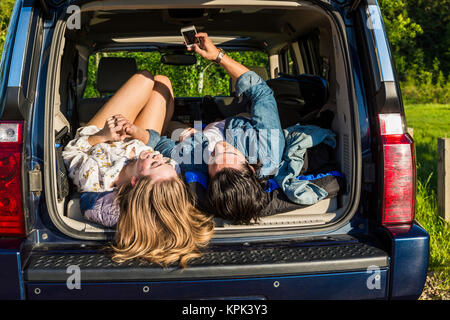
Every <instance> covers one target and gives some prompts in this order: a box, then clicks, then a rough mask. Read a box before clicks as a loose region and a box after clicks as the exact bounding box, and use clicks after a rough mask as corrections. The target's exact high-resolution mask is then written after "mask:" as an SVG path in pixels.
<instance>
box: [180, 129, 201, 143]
mask: <svg viewBox="0 0 450 320" xmlns="http://www.w3.org/2000/svg"><path fill="white" fill-rule="evenodd" d="M196 132H197V130H195V129H194V128H186V129H184V130H183V132H181V134H180V137H179V138H178V141H179V142H181V141H183V140H184V139H187V138H189V137H190V136H193V135H194V134H195V133H196Z"/></svg>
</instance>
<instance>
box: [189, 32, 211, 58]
mask: <svg viewBox="0 0 450 320" xmlns="http://www.w3.org/2000/svg"><path fill="white" fill-rule="evenodd" d="M195 37H196V38H197V39H198V40H199V41H200V43H198V44H197V43H195V44H194V45H193V46H192V47H190V48H188V49H187V50H188V51H195V52H196V53H198V54H199V55H201V56H202V57H203V58H205V59H208V60H210V61H213V60H216V58H217V56H218V55H219V49H217V47H216V46H215V45H214V43H213V42H212V41H211V39H210V38H209V37H208V34H207V33H205V32H200V33H197V34H196V35H195Z"/></svg>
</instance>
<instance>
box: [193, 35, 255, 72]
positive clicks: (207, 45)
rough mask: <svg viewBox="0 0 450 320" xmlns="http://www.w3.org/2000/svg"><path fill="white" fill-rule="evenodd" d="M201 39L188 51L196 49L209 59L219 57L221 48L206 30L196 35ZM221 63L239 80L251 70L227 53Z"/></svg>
mask: <svg viewBox="0 0 450 320" xmlns="http://www.w3.org/2000/svg"><path fill="white" fill-rule="evenodd" d="M195 36H196V37H197V38H198V39H199V42H200V43H199V44H194V45H193V47H192V48H188V51H192V50H194V51H195V52H196V53H198V54H199V55H201V56H202V57H203V58H205V59H207V60H209V61H216V59H217V58H218V57H219V53H220V49H218V48H217V47H216V46H215V45H214V43H213V42H212V41H211V39H210V38H209V37H208V34H207V33H205V32H200V33H197V34H196V35H195ZM219 64H220V65H221V66H222V67H223V68H224V69H225V71H226V72H227V73H228V74H229V75H230V77H231V78H233V80H237V79H238V78H239V77H240V76H242V75H243V74H244V73H246V72H247V71H250V70H249V69H248V68H247V67H245V66H243V65H242V64H240V63H239V62H237V61H235V60H233V59H232V58H230V57H229V56H227V55H226V54H225V55H224V56H223V57H222V59H221V60H220V62H219Z"/></svg>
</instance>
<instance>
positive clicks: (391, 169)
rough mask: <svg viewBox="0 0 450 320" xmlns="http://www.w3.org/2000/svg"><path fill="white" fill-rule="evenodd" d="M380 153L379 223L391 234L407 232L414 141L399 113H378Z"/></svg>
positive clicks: (411, 210)
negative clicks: (381, 184)
mask: <svg viewBox="0 0 450 320" xmlns="http://www.w3.org/2000/svg"><path fill="white" fill-rule="evenodd" d="M379 123H380V133H381V143H382V152H383V207H382V211H383V212H382V221H381V223H382V225H383V226H385V227H387V228H388V229H389V230H390V231H391V232H393V233H402V232H405V231H408V230H409V228H410V227H411V224H412V222H413V220H414V213H415V203H416V165H415V155H414V142H413V140H412V139H411V137H410V136H409V134H407V133H404V130H403V121H402V117H401V115H400V114H398V113H397V114H380V115H379Z"/></svg>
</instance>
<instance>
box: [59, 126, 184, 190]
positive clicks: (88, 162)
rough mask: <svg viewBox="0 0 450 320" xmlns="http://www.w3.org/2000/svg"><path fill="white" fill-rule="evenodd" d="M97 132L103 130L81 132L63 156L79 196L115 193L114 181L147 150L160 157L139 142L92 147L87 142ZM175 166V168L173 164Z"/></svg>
mask: <svg viewBox="0 0 450 320" xmlns="http://www.w3.org/2000/svg"><path fill="white" fill-rule="evenodd" d="M98 131H100V129H99V128H98V127H96V126H87V127H81V128H79V129H78V130H77V133H76V135H75V138H74V139H73V140H72V141H70V142H69V143H68V144H67V146H66V147H65V148H64V151H63V153H62V155H63V159H64V163H65V165H66V167H67V168H68V171H69V177H70V178H71V179H72V181H73V183H74V184H75V185H76V186H77V188H78V192H105V191H112V190H114V181H115V180H116V179H117V178H118V176H119V173H120V171H121V170H122V168H123V167H124V166H125V165H126V164H127V162H128V161H129V160H131V159H134V158H137V157H138V156H139V154H140V153H141V152H142V151H144V150H148V151H150V152H155V153H159V152H158V151H154V150H153V149H152V148H151V147H149V146H147V145H145V143H143V142H142V141H140V140H137V139H131V140H124V141H118V142H108V143H99V144H97V145H95V146H92V145H91V144H90V143H89V142H88V138H89V136H91V135H93V134H95V133H97V132H98ZM172 165H173V166H174V167H175V164H174V163H172Z"/></svg>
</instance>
